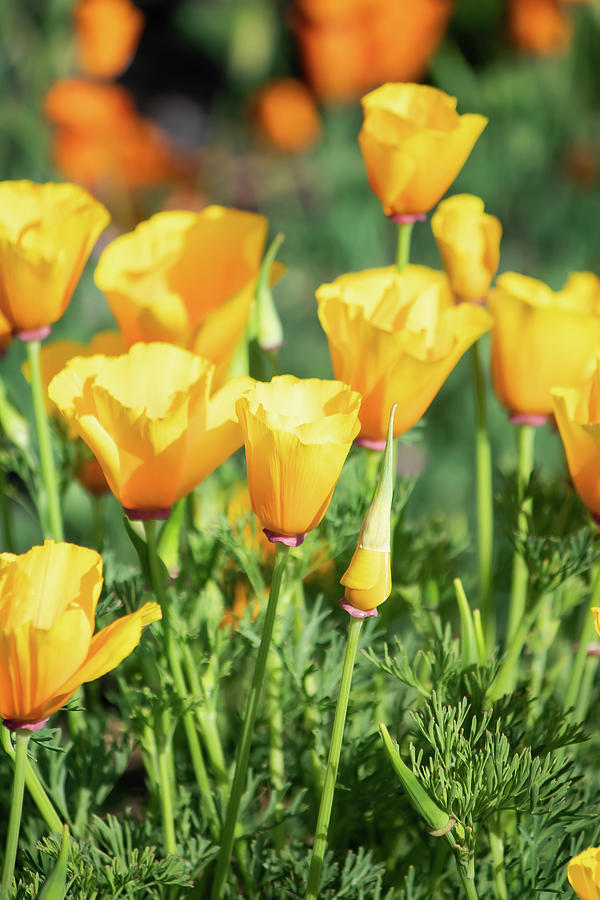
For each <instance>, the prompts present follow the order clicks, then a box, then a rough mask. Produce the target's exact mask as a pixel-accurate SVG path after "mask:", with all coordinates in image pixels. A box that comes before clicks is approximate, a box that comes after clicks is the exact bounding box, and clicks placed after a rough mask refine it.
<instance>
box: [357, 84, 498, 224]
mask: <svg viewBox="0 0 600 900" xmlns="http://www.w3.org/2000/svg"><path fill="white" fill-rule="evenodd" d="M362 106H363V113H364V122H363V126H362V130H361V132H360V134H359V136H358V141H359V143H360V149H361V150H362V154H363V157H364V160H365V165H366V167H367V176H368V179H369V184H370V186H371V190H372V191H373V193H375V194H376V195H377V197H379V200H380V201H381V205H382V207H383V211H384V213H385V214H386V216H401V217H402V216H408V217H412V218H414V217H421V216H422V215H423V214H424V213H426V212H427V211H428V210H430V209H431V208H432V207H433V206H435V204H436V203H437V202H438V200H440V198H441V197H442V196H443V194H445V193H446V191H447V190H448V188H449V187H450V185H451V184H452V182H453V181H454V179H455V178H456V176H457V175H458V173H459V172H460V170H461V169H462V167H463V165H464V164H465V161H466V159H467V157H468V155H469V153H470V152H471V150H472V149H473V145H474V144H475V141H476V140H477V138H478V137H479V135H480V134H481V132H482V131H483V129H484V128H485V126H486V125H487V119H486V118H485V116H481V115H478V114H477V113H466V114H465V115H462V116H461V115H459V114H458V113H457V112H456V97H450V96H448V94H445V93H444V92H443V91H440V90H438V89H437V88H433V87H429V86H427V85H424V84H406V83H401V84H384V85H382V86H381V87H378V88H376V89H375V90H374V91H371V92H370V93H369V94H367V95H366V96H365V97H363V98H362Z"/></svg>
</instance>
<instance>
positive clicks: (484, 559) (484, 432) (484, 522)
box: [471, 342, 496, 653]
mask: <svg viewBox="0 0 600 900" xmlns="http://www.w3.org/2000/svg"><path fill="white" fill-rule="evenodd" d="M471 362H472V367H473V386H474V389H475V416H476V421H475V467H476V472H477V554H478V563H479V592H480V598H481V618H482V624H483V634H484V637H485V643H486V648H487V651H488V653H489V652H491V651H492V650H493V649H494V645H495V643H496V618H495V610H494V605H493V594H492V573H493V568H492V563H493V556H494V491H493V481H492V447H491V443H490V435H489V431H488V425H487V409H486V396H485V379H484V375H483V366H482V362H481V356H480V353H479V342H477V343H475V344H473V346H472V347H471Z"/></svg>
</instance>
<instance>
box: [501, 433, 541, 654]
mask: <svg viewBox="0 0 600 900" xmlns="http://www.w3.org/2000/svg"><path fill="white" fill-rule="evenodd" d="M517 428H518V432H517V435H518V437H517V440H518V451H517V452H518V456H517V499H518V504H519V516H518V519H517V533H518V535H519V538H520V539H521V540H523V539H524V538H525V537H526V536H527V518H528V515H529V514H530V513H531V501H530V500H527V501H524V499H523V498H524V496H525V490H526V488H527V484H528V483H529V478H530V476H531V473H532V471H533V445H534V439H535V426H534V425H518V426H517ZM527 580H528V572H527V566H526V564H525V560H524V559H523V557H522V555H521V554H520V553H519V551H518V549H516V550H515V552H514V556H513V569H512V586H511V592H510V605H509V611H508V632H507V636H506V646H507V649H508V651H509V653H510V652H512V646H513V643H514V642H515V638H516V635H517V631H518V629H519V625H520V624H521V621H522V620H523V616H524V615H525V604H526V600H527ZM513 663H514V665H515V667H516V666H517V665H518V660H513Z"/></svg>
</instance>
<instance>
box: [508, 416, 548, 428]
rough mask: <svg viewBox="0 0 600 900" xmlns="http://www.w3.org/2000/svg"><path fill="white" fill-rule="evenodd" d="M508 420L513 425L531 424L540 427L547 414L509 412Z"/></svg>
mask: <svg viewBox="0 0 600 900" xmlns="http://www.w3.org/2000/svg"><path fill="white" fill-rule="evenodd" d="M508 418H509V421H510V422H511V423H512V424H513V425H533V426H534V428H540V427H541V426H542V425H545V424H546V423H547V421H548V418H549V417H548V416H547V415H545V414H544V413H511V414H510V415H509V417H508Z"/></svg>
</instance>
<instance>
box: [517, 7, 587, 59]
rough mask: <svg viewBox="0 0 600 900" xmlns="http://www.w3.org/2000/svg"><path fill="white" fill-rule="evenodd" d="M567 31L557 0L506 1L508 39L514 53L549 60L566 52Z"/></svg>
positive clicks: (562, 12) (568, 27)
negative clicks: (536, 54)
mask: <svg viewBox="0 0 600 900" xmlns="http://www.w3.org/2000/svg"><path fill="white" fill-rule="evenodd" d="M571 31H572V29H571V23H570V21H569V19H568V16H567V15H566V13H565V11H564V10H563V9H561V4H560V2H559V0H509V3H508V37H509V40H510V42H511V43H512V44H513V45H514V46H515V47H516V48H517V49H519V50H525V51H528V52H530V53H539V54H542V55H544V56H553V55H554V54H556V53H561V52H563V51H565V50H566V49H567V47H568V46H569V43H570V41H571Z"/></svg>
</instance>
